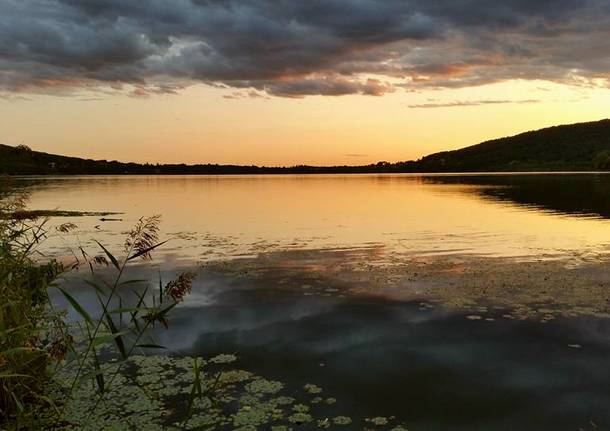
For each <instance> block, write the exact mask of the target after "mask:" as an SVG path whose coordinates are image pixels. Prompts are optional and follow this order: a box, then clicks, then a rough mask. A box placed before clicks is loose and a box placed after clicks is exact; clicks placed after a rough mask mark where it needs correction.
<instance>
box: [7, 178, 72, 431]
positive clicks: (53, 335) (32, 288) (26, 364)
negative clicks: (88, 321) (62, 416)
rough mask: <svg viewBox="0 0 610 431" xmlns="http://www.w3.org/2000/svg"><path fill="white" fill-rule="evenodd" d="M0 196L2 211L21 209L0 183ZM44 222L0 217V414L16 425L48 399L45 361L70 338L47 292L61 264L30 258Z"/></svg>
mask: <svg viewBox="0 0 610 431" xmlns="http://www.w3.org/2000/svg"><path fill="white" fill-rule="evenodd" d="M0 199H1V200H0V202H1V205H2V213H3V214H8V213H14V212H18V211H20V210H22V209H23V208H24V206H25V202H26V199H27V194H26V193H25V192H23V191H19V190H16V189H10V188H9V187H8V185H7V184H6V183H3V184H2V188H0ZM45 225H46V221H45V220H43V221H38V222H35V221H33V220H29V219H14V218H9V217H2V218H0V298H1V301H0V416H1V417H2V418H4V420H5V421H12V422H13V423H14V426H15V427H17V428H21V427H27V426H29V424H30V423H31V420H32V414H33V409H32V406H36V405H39V404H41V403H51V402H52V401H51V400H50V399H48V398H47V397H46V396H45V392H44V387H45V385H46V384H47V383H48V379H49V378H50V373H49V366H50V364H51V362H52V361H59V360H61V359H62V358H63V357H65V354H66V353H67V351H68V349H69V347H68V346H69V344H70V342H71V338H70V335H69V334H68V333H67V330H66V326H65V324H64V321H63V319H62V317H63V316H62V315H61V314H60V313H57V312H55V311H53V310H52V309H51V308H50V307H49V297H48V288H49V287H50V286H51V284H52V283H53V281H54V280H55V279H56V277H57V276H58V275H59V274H60V273H61V272H62V271H63V270H64V268H63V266H62V265H60V264H59V263H57V262H56V261H53V260H51V261H48V262H46V263H35V262H34V261H33V260H32V255H33V254H34V253H36V247H37V245H38V244H40V242H41V241H42V240H43V239H44V236H45V234H46V230H45Z"/></svg>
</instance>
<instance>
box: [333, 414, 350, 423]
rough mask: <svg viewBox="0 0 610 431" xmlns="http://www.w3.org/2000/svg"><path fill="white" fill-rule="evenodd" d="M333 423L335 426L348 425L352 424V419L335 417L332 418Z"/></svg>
mask: <svg viewBox="0 0 610 431" xmlns="http://www.w3.org/2000/svg"><path fill="white" fill-rule="evenodd" d="M333 423H334V424H335V425H349V424H351V423H352V418H349V417H347V416H337V417H335V418H333Z"/></svg>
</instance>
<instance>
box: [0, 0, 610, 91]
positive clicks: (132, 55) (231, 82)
mask: <svg viewBox="0 0 610 431" xmlns="http://www.w3.org/2000/svg"><path fill="white" fill-rule="evenodd" d="M0 1H1V4H2V12H1V14H0V92H12V93H28V92H45V93H55V92H66V91H70V90H74V89H83V88H85V89H88V90H89V89H92V88H98V87H103V88H105V89H108V88H111V89H114V90H116V91H126V92H132V93H133V95H135V96H145V95H149V94H159V93H169V94H171V93H174V92H176V91H179V90H180V89H181V88H183V87H185V86H188V85H191V84H193V83H197V82H202V83H206V84H209V85H223V86H226V87H230V88H231V89H233V90H240V89H244V90H246V91H250V90H255V91H257V92H264V93H267V94H270V95H275V96H281V97H303V96H308V95H333V96H339V95H345V94H363V95H373V96H379V95H383V94H385V93H388V92H390V91H393V90H395V89H397V88H407V89H411V90H412V89H419V88H456V87H469V86H476V85H481V84H486V83H492V82H501V81H504V80H509V79H525V80H528V79H532V80H534V79H536V80H549V81H555V82H563V83H570V84H575V85H594V86H610V44H608V34H609V33H610V2H608V1H607V0H535V1H523V0H494V1H492V0H469V1H467V2H456V1H455V0H358V1H355V0H330V1H324V2H318V1H315V2H314V1H289V0H279V1H265V0H150V1H147V2H132V1H124V0H98V1H82V0H0Z"/></svg>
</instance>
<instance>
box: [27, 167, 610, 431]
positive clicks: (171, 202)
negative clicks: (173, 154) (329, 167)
mask: <svg viewBox="0 0 610 431" xmlns="http://www.w3.org/2000/svg"><path fill="white" fill-rule="evenodd" d="M21 181H23V182H24V183H27V184H28V185H29V187H30V189H31V191H32V195H31V200H30V207H31V209H43V210H52V209H61V210H74V211H96V212H116V213H120V214H116V215H108V216H105V217H104V218H106V219H116V220H110V221H108V220H106V221H101V220H100V218H102V217H100V216H89V217H67V218H63V217H62V218H54V219H53V220H52V224H59V223H65V222H68V221H70V222H73V223H75V224H77V225H78V230H77V231H76V233H74V234H70V235H64V236H62V237H59V236H54V237H52V238H50V239H49V240H48V242H47V243H46V244H45V246H44V249H43V250H42V251H44V252H45V253H48V254H51V255H54V256H67V255H69V253H68V252H67V250H68V249H69V248H74V247H76V246H78V245H82V246H84V247H87V248H93V244H92V242H91V240H92V238H95V239H97V240H99V241H101V242H102V243H104V244H106V245H107V246H108V247H109V248H111V249H114V250H120V248H121V244H122V241H123V235H124V232H125V231H127V230H129V228H130V227H131V226H132V225H133V224H134V223H135V222H136V221H137V219H138V218H139V217H142V216H149V215H152V214H160V215H161V216H162V220H163V221H162V225H161V228H162V237H163V239H166V238H169V239H170V241H169V242H168V243H167V244H166V246H164V247H163V248H162V249H160V250H159V252H158V253H157V254H156V258H155V260H154V262H153V266H152V267H151V266H142V267H136V268H134V270H133V274H132V275H133V276H136V275H137V276H138V277H139V276H143V277H149V278H151V279H153V282H154V279H155V277H157V278H158V274H159V271H161V274H162V277H165V278H166V279H168V278H169V277H171V276H172V275H174V274H176V273H177V272H179V271H181V270H185V269H193V268H198V274H199V275H198V278H197V281H196V284H195V286H194V289H193V293H192V294H191V296H190V297H189V298H188V299H187V300H186V301H185V302H184V303H183V304H181V305H180V306H179V307H178V308H177V309H176V313H175V314H174V315H173V317H172V320H171V325H170V329H169V330H168V331H163V332H160V333H159V334H157V337H158V341H159V342H160V343H161V344H163V345H165V346H168V347H169V348H170V349H173V350H174V351H178V352H181V353H186V354H201V355H206V356H207V355H211V354H216V353H227V352H237V353H238V356H239V357H240V365H241V366H243V367H244V368H246V369H251V370H253V371H255V372H257V373H260V374H263V375H265V376H268V377H270V378H276V379H279V380H282V381H284V382H287V386H288V387H289V388H290V387H293V388H297V389H298V388H301V387H302V386H303V384H305V383H315V384H317V385H319V386H322V387H323V388H324V392H325V393H327V394H332V395H333V396H334V397H336V398H337V400H338V402H337V404H336V405H334V406H332V407H330V406H329V407H327V409H328V415H329V416H332V415H334V414H336V412H338V411H340V412H342V414H345V415H347V416H351V417H352V418H354V424H356V423H362V420H363V419H364V418H365V417H374V416H385V417H395V419H393V420H394V421H395V422H396V423H398V422H400V423H404V424H406V425H407V426H408V429H409V430H411V431H413V430H416V431H417V430H421V431H427V430H575V431H576V430H580V429H584V430H593V429H607V428H608V427H610V409H608V406H610V373H609V372H608V363H609V360H610V332H609V331H610V319H608V318H607V317H606V313H605V312H606V307H607V306H608V301H609V300H610V290H608V289H610V275H607V274H606V268H607V272H608V273H610V266H607V267H606V264H607V262H608V252H609V251H610V229H609V228H610V176H609V175H603V174H553V175H461V176H452V175H443V176H434V175H429V176H418V175H351V176H335V175H324V176H229V177H205V176H196V177H186V176H179V177H165V176H159V177H121V176H112V177H56V178H28V179H22V180H21ZM447 274H455V278H451V277H449V278H448V276H447ZM464 274H466V275H464ZM422 277H424V278H425V279H423V280H422ZM441 279H442V280H443V282H442V283H444V284H443V286H441V284H442V283H441V282H440V281H439V280H441ZM447 280H449V281H447ZM72 283H73V285H72V286H71V288H72V289H73V292H74V294H75V295H77V296H78V297H79V299H80V300H82V301H84V302H85V303H89V304H91V308H94V305H93V304H94V301H93V298H92V297H91V295H90V292H89V291H88V290H87V289H86V288H85V287H84V286H82V285H80V284H79V283H77V282H74V281H72ZM562 283H563V284H562ZM576 283H579V287H578V290H573V291H572V290H570V289H571V288H572V287H573V286H574V285H575V284H576ZM488 285H489V286H492V285H493V289H492V287H490V289H492V290H490V291H487V290H486V288H487V286H488ZM475 289H477V295H473V296H471V295H470V293H471V291H474V290H475ZM507 291H508V294H507ZM481 292H483V293H481ZM566 292H567V293H566ZM593 292H594V294H593ZM606 292H608V293H606ZM589 293H590V294H591V296H588V295H589ZM507 297H508V298H509V299H510V298H515V299H514V301H515V304H514V307H512V305H511V302H510V300H507ZM473 298H474V299H473ZM466 299H467V300H466ZM58 301H59V299H58ZM604 301H605V302H604ZM60 302H61V301H60ZM576 303H577V304H576ZM464 304H467V307H465V306H464ZM575 304H576V305H575ZM511 308H515V309H517V311H516V312H514V311H513V310H511ZM532 310H533V311H532ZM591 310H593V311H591ZM511 313H512V314H511ZM515 313H516V314H515ZM540 316H542V318H539V317H540ZM295 390H296V389H295ZM358 420H360V422H358ZM347 428H348V429H362V427H361V426H360V425H352V428H350V427H347ZM373 428H374V427H373ZM303 429H306V428H303ZM386 429H391V427H390V428H386Z"/></svg>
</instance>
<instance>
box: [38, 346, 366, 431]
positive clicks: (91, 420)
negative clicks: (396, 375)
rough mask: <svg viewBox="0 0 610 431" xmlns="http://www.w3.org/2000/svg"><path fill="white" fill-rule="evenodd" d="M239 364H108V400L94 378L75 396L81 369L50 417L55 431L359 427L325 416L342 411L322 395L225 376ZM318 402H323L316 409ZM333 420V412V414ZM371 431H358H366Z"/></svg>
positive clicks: (59, 383)
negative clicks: (230, 366)
mask: <svg viewBox="0 0 610 431" xmlns="http://www.w3.org/2000/svg"><path fill="white" fill-rule="evenodd" d="M236 361H237V357H236V356H235V355H218V356H215V357H213V358H211V359H207V360H205V359H203V358H192V357H181V358H178V357H171V356H133V357H131V358H130V359H128V360H126V361H123V362H120V361H109V362H107V363H105V364H102V369H103V373H104V376H108V377H106V384H105V394H104V395H103V396H102V397H100V395H99V392H98V391H97V387H96V386H95V384H94V383H93V379H92V378H91V377H90V378H85V379H83V380H81V381H80V383H79V384H78V385H76V388H75V390H74V391H73V392H72V396H71V397H69V398H68V397H67V395H66V394H68V393H69V390H70V386H71V384H72V382H73V380H74V377H75V372H76V371H75V370H69V369H65V370H63V371H62V372H60V373H59V374H58V375H57V377H56V378H55V380H54V382H53V384H52V385H51V387H50V388H49V390H50V392H51V393H52V394H53V397H54V399H57V400H62V403H60V404H59V405H58V409H59V411H60V412H61V417H58V416H57V414H56V412H55V411H54V410H48V411H45V412H44V414H43V416H44V417H43V421H44V425H45V427H44V428H45V429H49V430H86V431H88V430H91V431H93V430H100V429H109V430H117V431H121V430H133V429H146V430H178V429H186V430H241V431H256V430H275V431H289V430H297V429H300V427H301V426H308V427H309V426H314V427H315V426H316V425H317V428H318V429H332V428H342V427H345V426H347V425H350V424H352V419H351V418H350V417H347V416H336V417H334V418H332V419H329V418H327V417H325V415H323V414H322V412H320V411H319V410H320V409H324V408H326V409H328V408H329V406H331V405H334V404H335V403H336V400H335V399H334V398H327V399H325V400H324V399H323V398H321V397H315V398H314V399H313V400H310V401H309V402H308V401H306V400H307V399H308V398H310V397H311V395H312V394H317V393H320V392H322V389H321V388H320V387H318V386H316V385H312V384H306V385H304V386H303V391H302V392H301V394H300V395H298V394H295V393H293V392H291V393H290V395H295V396H296V397H297V398H295V397H292V396H288V395H286V394H285V393H283V391H285V390H286V388H285V384H284V383H282V382H279V381H276V380H268V379H265V378H263V377H261V376H257V375H256V374H254V373H252V372H249V371H245V370H240V369H229V370H224V369H223V368H224V367H226V366H227V365H228V364H233V363H234V362H236ZM195 363H197V364H198V365H197V366H198V368H199V369H200V370H202V372H201V375H202V377H201V379H200V386H201V392H200V393H199V395H197V396H195V397H193V396H192V394H193V387H194V386H193V385H194V382H195V375H196V370H195ZM314 401H315V402H314ZM326 413H327V412H326ZM361 428H364V427H358V429H361Z"/></svg>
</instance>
